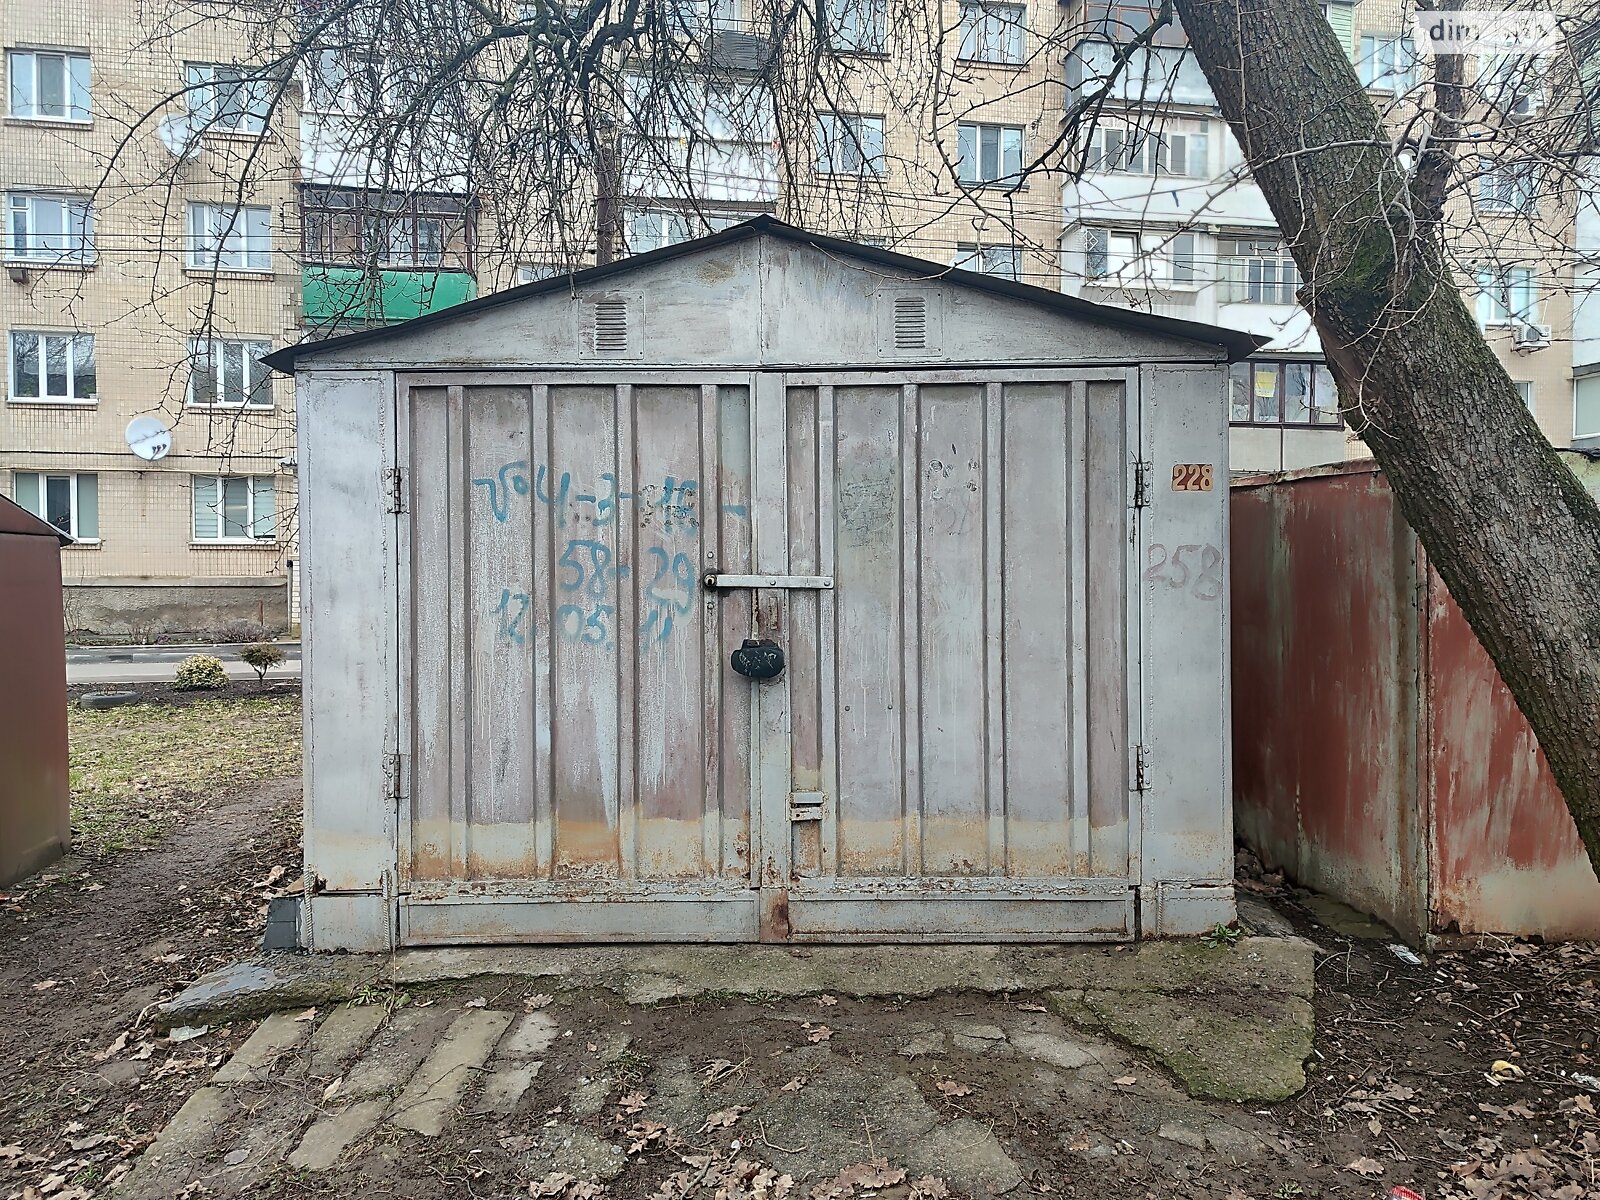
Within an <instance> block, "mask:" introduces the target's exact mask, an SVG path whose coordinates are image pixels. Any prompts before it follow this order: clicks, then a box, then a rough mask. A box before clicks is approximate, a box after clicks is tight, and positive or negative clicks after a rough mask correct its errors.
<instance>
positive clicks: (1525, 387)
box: [1511, 379, 1533, 412]
mask: <svg viewBox="0 0 1600 1200" xmlns="http://www.w3.org/2000/svg"><path fill="white" fill-rule="evenodd" d="M1511 383H1512V385H1513V386H1514V387H1515V388H1516V389H1517V397H1518V398H1519V399H1520V400H1521V401H1522V407H1523V408H1525V409H1527V410H1528V411H1529V412H1532V411H1533V380H1531V379H1513V380H1512V381H1511Z"/></svg>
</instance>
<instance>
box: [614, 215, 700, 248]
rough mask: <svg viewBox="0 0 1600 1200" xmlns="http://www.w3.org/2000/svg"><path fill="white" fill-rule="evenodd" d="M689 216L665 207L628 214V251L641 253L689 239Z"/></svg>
mask: <svg viewBox="0 0 1600 1200" xmlns="http://www.w3.org/2000/svg"><path fill="white" fill-rule="evenodd" d="M689 236H690V235H689V218H688V217H687V216H685V215H684V214H683V213H680V212H673V211H672V210H671V209H666V208H647V209H642V210H640V211H638V212H632V213H629V214H628V252H629V253H630V254H643V253H645V252H646V251H647V250H661V249H663V248H665V247H667V246H676V245H677V244H678V243H679V242H687V241H688V240H689Z"/></svg>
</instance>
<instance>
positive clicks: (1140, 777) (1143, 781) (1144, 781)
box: [1133, 742, 1150, 792]
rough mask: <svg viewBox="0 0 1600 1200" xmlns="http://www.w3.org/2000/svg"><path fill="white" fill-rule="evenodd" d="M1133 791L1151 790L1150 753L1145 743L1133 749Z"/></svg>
mask: <svg viewBox="0 0 1600 1200" xmlns="http://www.w3.org/2000/svg"><path fill="white" fill-rule="evenodd" d="M1133 790H1134V791H1136V792H1147V791H1149V790H1150V753H1149V751H1147V750H1146V749H1145V748H1144V743H1143V742H1141V743H1139V745H1137V746H1135V747H1134V748H1133Z"/></svg>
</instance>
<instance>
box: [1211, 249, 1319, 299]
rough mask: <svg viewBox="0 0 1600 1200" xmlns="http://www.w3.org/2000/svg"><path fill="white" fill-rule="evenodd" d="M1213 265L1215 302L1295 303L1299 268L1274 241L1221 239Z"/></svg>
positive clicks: (1298, 282) (1298, 283) (1287, 252)
mask: <svg viewBox="0 0 1600 1200" xmlns="http://www.w3.org/2000/svg"><path fill="white" fill-rule="evenodd" d="M1217 266H1218V288H1217V299H1218V300H1219V301H1220V302H1221V303H1223V304H1293V303H1295V292H1296V291H1297V290H1298V289H1299V287H1300V282H1301V281H1300V268H1299V267H1297V266H1295V261H1294V258H1293V256H1292V255H1290V253H1289V251H1288V248H1287V247H1285V246H1284V244H1283V243H1282V242H1280V241H1278V240H1277V239H1276V238H1223V239H1222V240H1221V241H1220V242H1219V243H1218V259H1217Z"/></svg>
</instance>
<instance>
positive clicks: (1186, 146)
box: [1088, 124, 1210, 178]
mask: <svg viewBox="0 0 1600 1200" xmlns="http://www.w3.org/2000/svg"><path fill="white" fill-rule="evenodd" d="M1209 150H1210V139H1209V138H1208V137H1207V135H1206V134H1204V133H1187V132H1186V133H1169V132H1166V131H1154V130H1152V131H1148V132H1147V131H1142V130H1137V129H1115V128H1108V127H1107V126H1105V125H1101V124H1097V125H1096V126H1095V130H1094V132H1093V134H1091V135H1090V138H1089V164H1088V166H1089V170H1091V171H1108V172H1115V173H1118V174H1128V175H1183V176H1191V177H1194V178H1204V177H1205V176H1206V175H1207V172H1208V167H1209V161H1208V159H1209Z"/></svg>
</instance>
